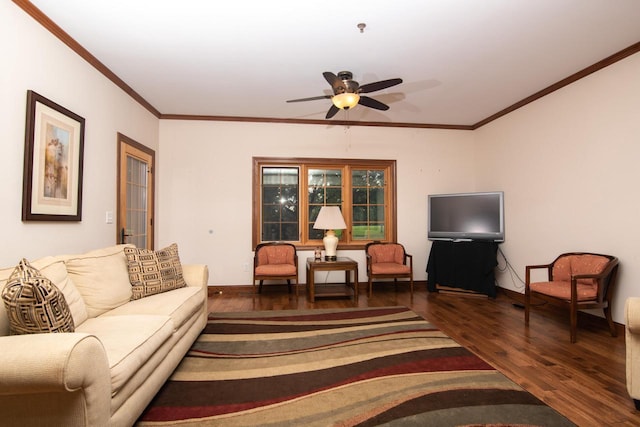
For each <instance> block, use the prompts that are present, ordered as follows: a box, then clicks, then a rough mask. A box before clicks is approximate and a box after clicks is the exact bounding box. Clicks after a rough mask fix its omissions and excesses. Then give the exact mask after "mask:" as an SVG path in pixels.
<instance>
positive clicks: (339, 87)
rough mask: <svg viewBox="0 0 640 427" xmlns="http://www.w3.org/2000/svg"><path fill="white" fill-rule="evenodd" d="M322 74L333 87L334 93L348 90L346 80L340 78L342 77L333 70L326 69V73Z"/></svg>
mask: <svg viewBox="0 0 640 427" xmlns="http://www.w3.org/2000/svg"><path fill="white" fill-rule="evenodd" d="M322 75H323V76H324V78H325V80H326V81H327V82H329V84H330V85H331V87H332V88H333V93H342V92H345V91H346V90H347V87H346V86H345V85H344V82H343V81H342V80H340V78H338V76H336V75H335V74H333V73H332V72H331V71H325V72H324V73H322Z"/></svg>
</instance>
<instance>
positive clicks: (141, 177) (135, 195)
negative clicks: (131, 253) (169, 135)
mask: <svg viewBox="0 0 640 427" xmlns="http://www.w3.org/2000/svg"><path fill="white" fill-rule="evenodd" d="M118 136H119V142H118V151H119V153H120V154H119V162H118V167H119V169H120V172H119V174H118V181H119V182H118V188H119V191H118V196H119V197H118V239H117V241H118V243H132V244H134V245H136V247H138V248H146V249H153V212H154V209H153V207H154V203H153V200H154V197H153V194H154V193H153V191H154V187H153V182H154V180H153V162H154V152H153V150H151V149H149V148H148V147H145V146H143V145H141V144H138V143H136V142H135V141H133V140H131V139H129V138H127V137H125V136H124V135H121V134H118Z"/></svg>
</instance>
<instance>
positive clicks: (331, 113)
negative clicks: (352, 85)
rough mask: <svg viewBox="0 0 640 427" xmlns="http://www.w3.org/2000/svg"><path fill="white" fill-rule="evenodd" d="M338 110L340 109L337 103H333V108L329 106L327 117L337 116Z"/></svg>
mask: <svg viewBox="0 0 640 427" xmlns="http://www.w3.org/2000/svg"><path fill="white" fill-rule="evenodd" d="M338 111H340V109H339V108H338V107H336V106H335V105H333V104H331V108H329V111H327V115H326V117H325V119H330V118H331V117H333V116H335V115H336V114H337V113H338Z"/></svg>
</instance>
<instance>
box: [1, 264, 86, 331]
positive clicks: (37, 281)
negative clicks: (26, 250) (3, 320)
mask: <svg viewBox="0 0 640 427" xmlns="http://www.w3.org/2000/svg"><path fill="white" fill-rule="evenodd" d="M2 299H3V300H4V305H5V308H6V311H7V316H8V318H9V324H10V329H11V334H12V335H19V334H38V333H46V332H73V331H74V330H75V326H74V323H73V317H71V311H70V310H69V306H68V305H67V302H66V300H65V298H64V294H63V293H62V292H61V291H60V290H59V289H58V288H57V287H56V285H54V284H53V283H52V282H51V280H49V279H47V278H46V277H44V275H43V274H42V273H40V271H39V270H38V269H36V268H34V267H32V266H31V265H30V264H29V262H28V261H27V260H26V259H23V260H21V261H20V263H19V264H18V266H17V267H16V268H15V270H14V271H13V273H11V276H9V279H8V281H7V284H6V285H5V286H4V289H3V290H2Z"/></svg>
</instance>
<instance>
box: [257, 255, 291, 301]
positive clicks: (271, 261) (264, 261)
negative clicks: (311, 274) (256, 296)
mask: <svg viewBox="0 0 640 427" xmlns="http://www.w3.org/2000/svg"><path fill="white" fill-rule="evenodd" d="M265 280H286V281H287V285H288V286H289V293H291V281H292V280H293V283H294V285H295V288H296V298H297V297H298V254H297V253H296V247H295V246H294V245H292V244H291V243H283V242H268V243H261V244H259V245H258V246H256V250H255V254H254V257H253V287H254V288H255V286H256V281H260V286H258V293H261V292H262V284H263V282H264V281H265Z"/></svg>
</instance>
